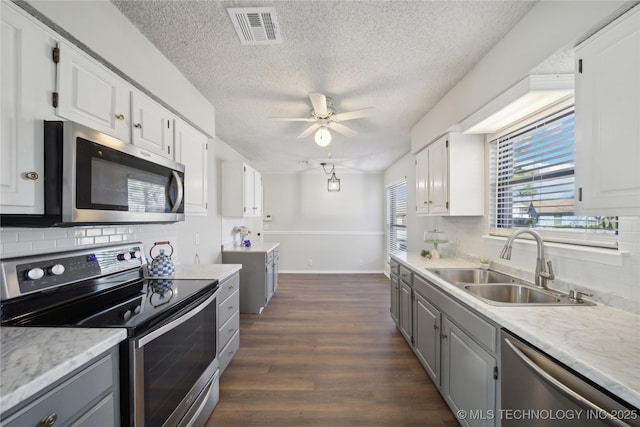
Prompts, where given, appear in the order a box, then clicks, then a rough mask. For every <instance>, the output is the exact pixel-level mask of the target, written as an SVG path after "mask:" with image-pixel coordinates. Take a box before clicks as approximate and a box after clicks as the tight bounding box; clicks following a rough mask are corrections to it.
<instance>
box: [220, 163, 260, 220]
mask: <svg viewBox="0 0 640 427" xmlns="http://www.w3.org/2000/svg"><path fill="white" fill-rule="evenodd" d="M259 215H262V175H261V174H260V172H258V171H256V170H255V169H253V168H252V167H251V166H249V165H247V164H246V163H242V162H223V163H222V216H227V217H241V216H259Z"/></svg>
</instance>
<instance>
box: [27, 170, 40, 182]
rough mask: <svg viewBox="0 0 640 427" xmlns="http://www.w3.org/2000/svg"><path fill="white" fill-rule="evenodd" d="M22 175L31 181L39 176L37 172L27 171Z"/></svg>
mask: <svg viewBox="0 0 640 427" xmlns="http://www.w3.org/2000/svg"><path fill="white" fill-rule="evenodd" d="M24 177H25V178H27V179H30V180H31V181H36V180H37V179H38V178H39V176H38V172H27V173H25V174H24Z"/></svg>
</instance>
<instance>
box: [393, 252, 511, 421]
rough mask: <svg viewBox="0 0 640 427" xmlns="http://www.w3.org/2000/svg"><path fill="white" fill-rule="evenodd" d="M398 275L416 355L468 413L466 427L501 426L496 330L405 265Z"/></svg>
mask: <svg viewBox="0 0 640 427" xmlns="http://www.w3.org/2000/svg"><path fill="white" fill-rule="evenodd" d="M403 270H404V271H403ZM399 272H400V273H399V278H398V279H397V282H398V283H399V285H398V287H399V292H398V298H399V300H400V303H399V316H398V321H397V325H398V328H399V329H400V331H401V332H402V334H403V336H404V337H405V339H406V340H407V342H408V343H409V344H410V345H411V347H412V349H413V351H414V353H415V355H416V357H417V358H418V360H419V361H420V363H421V364H422V366H423V367H424V369H425V371H426V372H427V374H428V375H429V376H430V377H431V379H432V380H433V383H434V384H435V385H436V387H438V390H439V391H440V393H441V394H442V396H443V398H444V399H445V401H446V402H447V404H448V405H449V407H450V408H451V410H452V411H453V413H454V414H456V415H457V412H458V411H465V414H467V415H468V416H467V417H466V418H465V417H460V418H458V421H459V422H460V424H461V425H463V426H493V425H496V422H497V421H496V420H495V419H494V418H495V417H494V416H492V415H495V414H496V413H497V412H496V411H497V406H496V404H497V395H498V374H499V372H498V362H497V361H498V357H497V354H498V348H499V347H498V328H497V326H496V325H494V324H492V323H491V322H489V321H488V320H487V319H485V318H483V317H482V316H481V315H479V314H478V313H477V312H475V311H474V310H472V309H470V308H468V307H466V306H464V305H463V304H461V303H459V302H458V301H457V300H455V299H454V298H452V297H450V296H449V295H448V294H446V293H445V292H443V291H441V290H440V289H438V288H436V286H434V285H432V284H431V283H429V281H428V280H427V279H425V278H424V277H422V276H421V275H419V274H418V273H417V272H415V271H412V270H410V269H409V268H408V267H406V266H405V265H402V264H400V266H399ZM403 273H404V274H403ZM403 277H404V279H403ZM409 280H410V281H409ZM391 287H392V291H391V292H392V295H393V288H394V277H393V275H392V277H391ZM391 301H392V310H391V313H392V317H393V301H394V300H393V296H392V299H391ZM407 304H408V305H409V306H410V307H411V310H408V309H407V308H406V306H407ZM407 316H410V317H408V318H407ZM394 320H395V319H394Z"/></svg>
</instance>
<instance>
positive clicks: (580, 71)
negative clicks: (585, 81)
mask: <svg viewBox="0 0 640 427" xmlns="http://www.w3.org/2000/svg"><path fill="white" fill-rule="evenodd" d="M578 73H580V74H582V59H578Z"/></svg>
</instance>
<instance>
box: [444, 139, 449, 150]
mask: <svg viewBox="0 0 640 427" xmlns="http://www.w3.org/2000/svg"><path fill="white" fill-rule="evenodd" d="M444 146H445V148H449V140H448V139H446V140H445V141H444Z"/></svg>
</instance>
